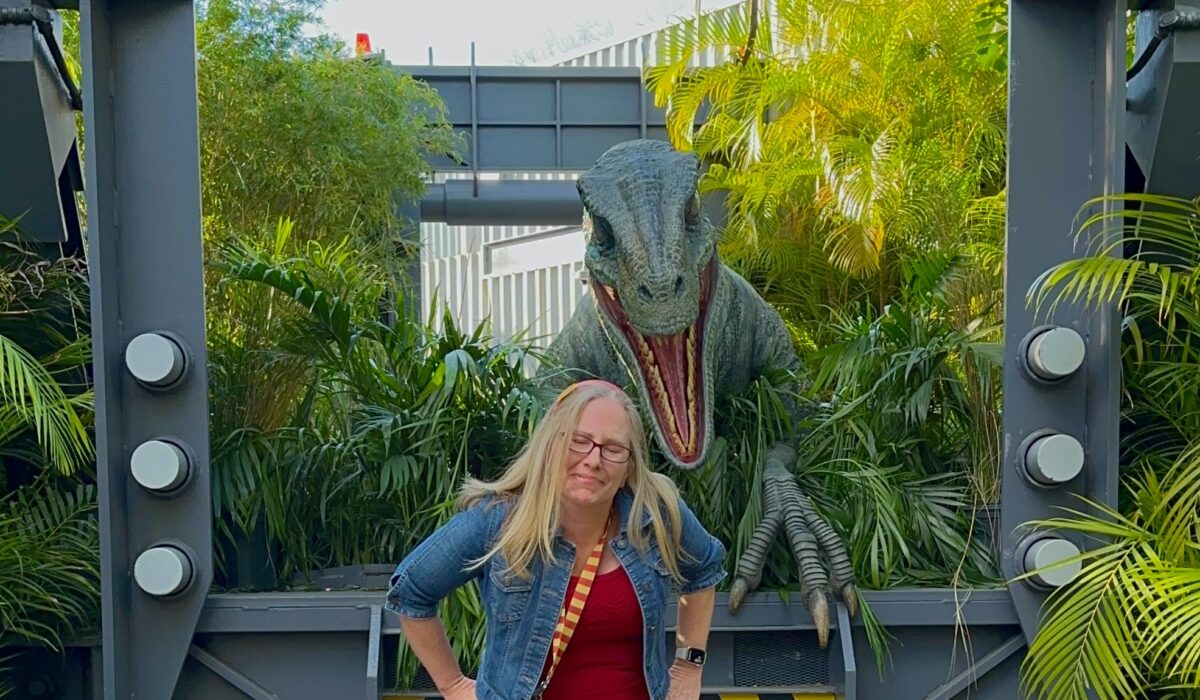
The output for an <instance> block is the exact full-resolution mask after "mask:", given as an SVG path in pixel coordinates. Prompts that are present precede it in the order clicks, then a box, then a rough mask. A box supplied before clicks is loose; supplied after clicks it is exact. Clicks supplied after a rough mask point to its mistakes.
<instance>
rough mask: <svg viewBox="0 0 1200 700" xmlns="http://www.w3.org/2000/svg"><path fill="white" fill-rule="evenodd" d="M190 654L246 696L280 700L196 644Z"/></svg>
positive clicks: (374, 697) (254, 699) (375, 698)
mask: <svg viewBox="0 0 1200 700" xmlns="http://www.w3.org/2000/svg"><path fill="white" fill-rule="evenodd" d="M188 656H190V657H192V658H193V659H195V660H197V661H199V662H200V663H201V664H203V665H204V667H205V668H207V669H208V670H210V671H212V672H213V673H215V674H217V675H218V676H220V677H221V678H222V679H223V680H225V681H226V682H228V683H229V685H232V686H233V687H234V688H237V689H238V690H240V691H242V692H243V693H245V694H246V697H248V698H251V699H252V700H279V696H278V695H276V694H275V693H272V692H271V691H269V690H267V689H266V688H264V687H262V686H261V685H259V684H258V683H256V682H255V681H254V679H252V678H249V677H248V676H246V674H244V673H242V672H241V671H239V670H237V669H236V668H234V667H233V666H230V665H229V664H227V663H225V662H224V661H222V660H221V659H220V658H218V657H216V656H214V655H212V654H210V653H208V652H207V651H205V650H203V649H201V648H200V647H198V646H196V645H195V644H193V645H191V646H190V647H188ZM378 698H379V694H378V693H376V694H375V695H374V696H373V697H372V698H371V700H378Z"/></svg>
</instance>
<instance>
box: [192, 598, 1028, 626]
mask: <svg viewBox="0 0 1200 700" xmlns="http://www.w3.org/2000/svg"><path fill="white" fill-rule="evenodd" d="M380 595H381V592H380V591H332V592H325V591H321V592H312V593H217V594H213V595H210V596H209V597H208V602H207V604H206V605H205V606H204V614H203V615H201V617H200V621H199V623H198V625H197V628H196V632H197V633H198V634H236V633H255V632H283V633H302V632H356V633H358V632H362V633H365V632H369V630H370V627H371V620H372V606H376V605H379V601H380ZM863 596H864V597H865V598H866V600H867V603H868V604H870V606H871V611H872V613H874V615H875V617H876V618H877V619H878V620H879V622H880V624H882V625H884V626H885V627H893V626H894V627H953V626H954V625H957V624H961V625H967V626H979V627H1005V626H1012V625H1016V624H1017V623H1018V618H1017V613H1016V610H1015V609H1014V608H1013V604H1012V599H1011V597H1010V596H1009V593H1008V591H1007V590H1006V589H1003V588H991V589H967V590H959V591H955V590H951V589H942V588H908V589H897V590H892V591H864V592H863ZM675 615H676V611H675V607H674V605H671V606H669V610H668V612H667V620H668V622H669V625H668V626H669V627H673V625H674V620H675ZM851 624H852V625H854V626H855V627H861V626H862V625H863V619H862V616H858V617H856V618H854V619H853V620H852V621H851ZM812 627H813V621H812V617H810V616H809V614H808V612H807V611H805V610H804V607H803V606H801V605H797V604H791V605H785V604H783V603H781V602H780V600H779V595H778V594H777V593H773V592H765V591H764V592H758V593H752V594H750V595H748V596H746V600H745V602H743V603H742V608H741V609H740V610H739V611H738V614H737V615H731V614H730V613H729V606H728V595H727V594H725V593H718V594H717V605H716V610H715V612H714V613H713V628H714V629H721V630H725V631H730V632H733V631H741V630H749V631H753V630H788V629H812ZM399 633H400V625H399V622H398V618H397V617H396V616H395V615H391V614H388V615H384V617H383V628H382V634H383V635H385V636H387V635H395V634H399Z"/></svg>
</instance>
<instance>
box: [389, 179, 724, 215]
mask: <svg viewBox="0 0 1200 700" xmlns="http://www.w3.org/2000/svg"><path fill="white" fill-rule="evenodd" d="M701 206H702V207H703V209H704V213H705V215H706V216H707V217H708V219H709V221H711V222H712V223H713V225H715V226H717V227H721V226H724V225H725V200H724V195H723V194H721V193H706V194H704V195H702V196H701ZM405 211H406V212H411V211H412V210H411V209H408V210H405ZM410 216H411V214H410ZM582 219H583V203H582V202H580V200H579V191H578V190H577V189H575V181H574V180H483V181H472V180H449V181H447V182H446V183H445V184H434V185H430V186H429V189H428V190H427V191H426V193H425V196H423V197H422V198H421V204H420V220H421V221H441V222H444V223H447V224H450V225H452V226H503V225H506V224H508V225H513V226H578V225H579V224H580V222H581V221H582Z"/></svg>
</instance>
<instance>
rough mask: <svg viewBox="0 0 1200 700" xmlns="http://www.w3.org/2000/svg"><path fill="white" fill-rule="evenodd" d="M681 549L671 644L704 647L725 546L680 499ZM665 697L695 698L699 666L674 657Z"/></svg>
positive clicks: (721, 572)
mask: <svg viewBox="0 0 1200 700" xmlns="http://www.w3.org/2000/svg"><path fill="white" fill-rule="evenodd" d="M679 514H680V519H681V521H682V522H681V525H682V531H681V532H680V538H679V540H680V542H679V544H680V548H681V549H682V550H683V551H682V552H681V556H680V560H679V571H680V573H681V574H683V579H684V580H683V581H682V583H681V585H680V588H679V590H680V593H679V621H678V624H677V626H676V630H675V647H676V648H683V647H695V648H697V649H706V648H707V646H708V632H709V629H710V628H711V627H712V616H713V609H714V608H715V607H716V601H717V593H716V590H717V589H716V585H717V584H718V583H720V581H721V580H722V579H723V578H725V570H724V562H725V546H724V545H723V544H721V541H720V540H718V539H717V538H715V537H713V536H712V535H710V534H709V533H708V531H707V530H705V529H704V526H703V525H701V524H700V521H699V520H698V519H697V518H696V515H695V514H694V513H693V512H692V510H691V508H688V506H687V504H686V503H684V502H683V499H680V500H679ZM669 675H670V677H671V685H670V690H669V692H668V695H667V698H668V700H698V698H699V697H700V680H701V675H702V667H700V666H697V665H695V664H692V663H688V662H687V661H682V660H679V659H676V660H675V662H674V663H672V664H671V669H670V671H669Z"/></svg>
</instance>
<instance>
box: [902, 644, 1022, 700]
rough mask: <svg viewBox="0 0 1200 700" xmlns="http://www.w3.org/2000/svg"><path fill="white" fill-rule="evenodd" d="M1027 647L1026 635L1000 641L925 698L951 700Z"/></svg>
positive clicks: (928, 699) (927, 699)
mask: <svg viewBox="0 0 1200 700" xmlns="http://www.w3.org/2000/svg"><path fill="white" fill-rule="evenodd" d="M1024 648H1025V635H1023V634H1014V635H1013V636H1011V637H1009V638H1008V639H1006V640H1004V641H1003V642H1001V643H1000V646H998V647H996V648H995V649H992V650H991V651H989V652H988V653H986V654H984V655H983V657H982V658H980V659H979V660H977V661H975V662H974V663H972V664H971V665H970V666H967V667H966V668H965V669H963V670H962V672H960V673H958V674H956V675H955V676H954V677H953V678H951V679H950V680H948V681H946V682H945V683H943V684H942V685H940V686H938V687H937V688H936V689H935V690H934V691H933V692H931V693H930V694H928V695H926V696H925V700H951V698H953V697H955V696H957V695H958V694H959V693H961V692H962V691H964V690H966V689H967V687H969V686H971V685H973V684H974V683H975V681H977V680H979V679H980V678H983V677H984V676H986V675H987V674H988V673H989V672H990V671H991V670H992V669H994V668H996V667H997V666H999V665H1000V663H1001V662H1002V661H1004V660H1005V659H1007V658H1008V657H1010V656H1012V655H1013V654H1015V653H1017V652H1018V651H1021V650H1022V649H1024Z"/></svg>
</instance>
